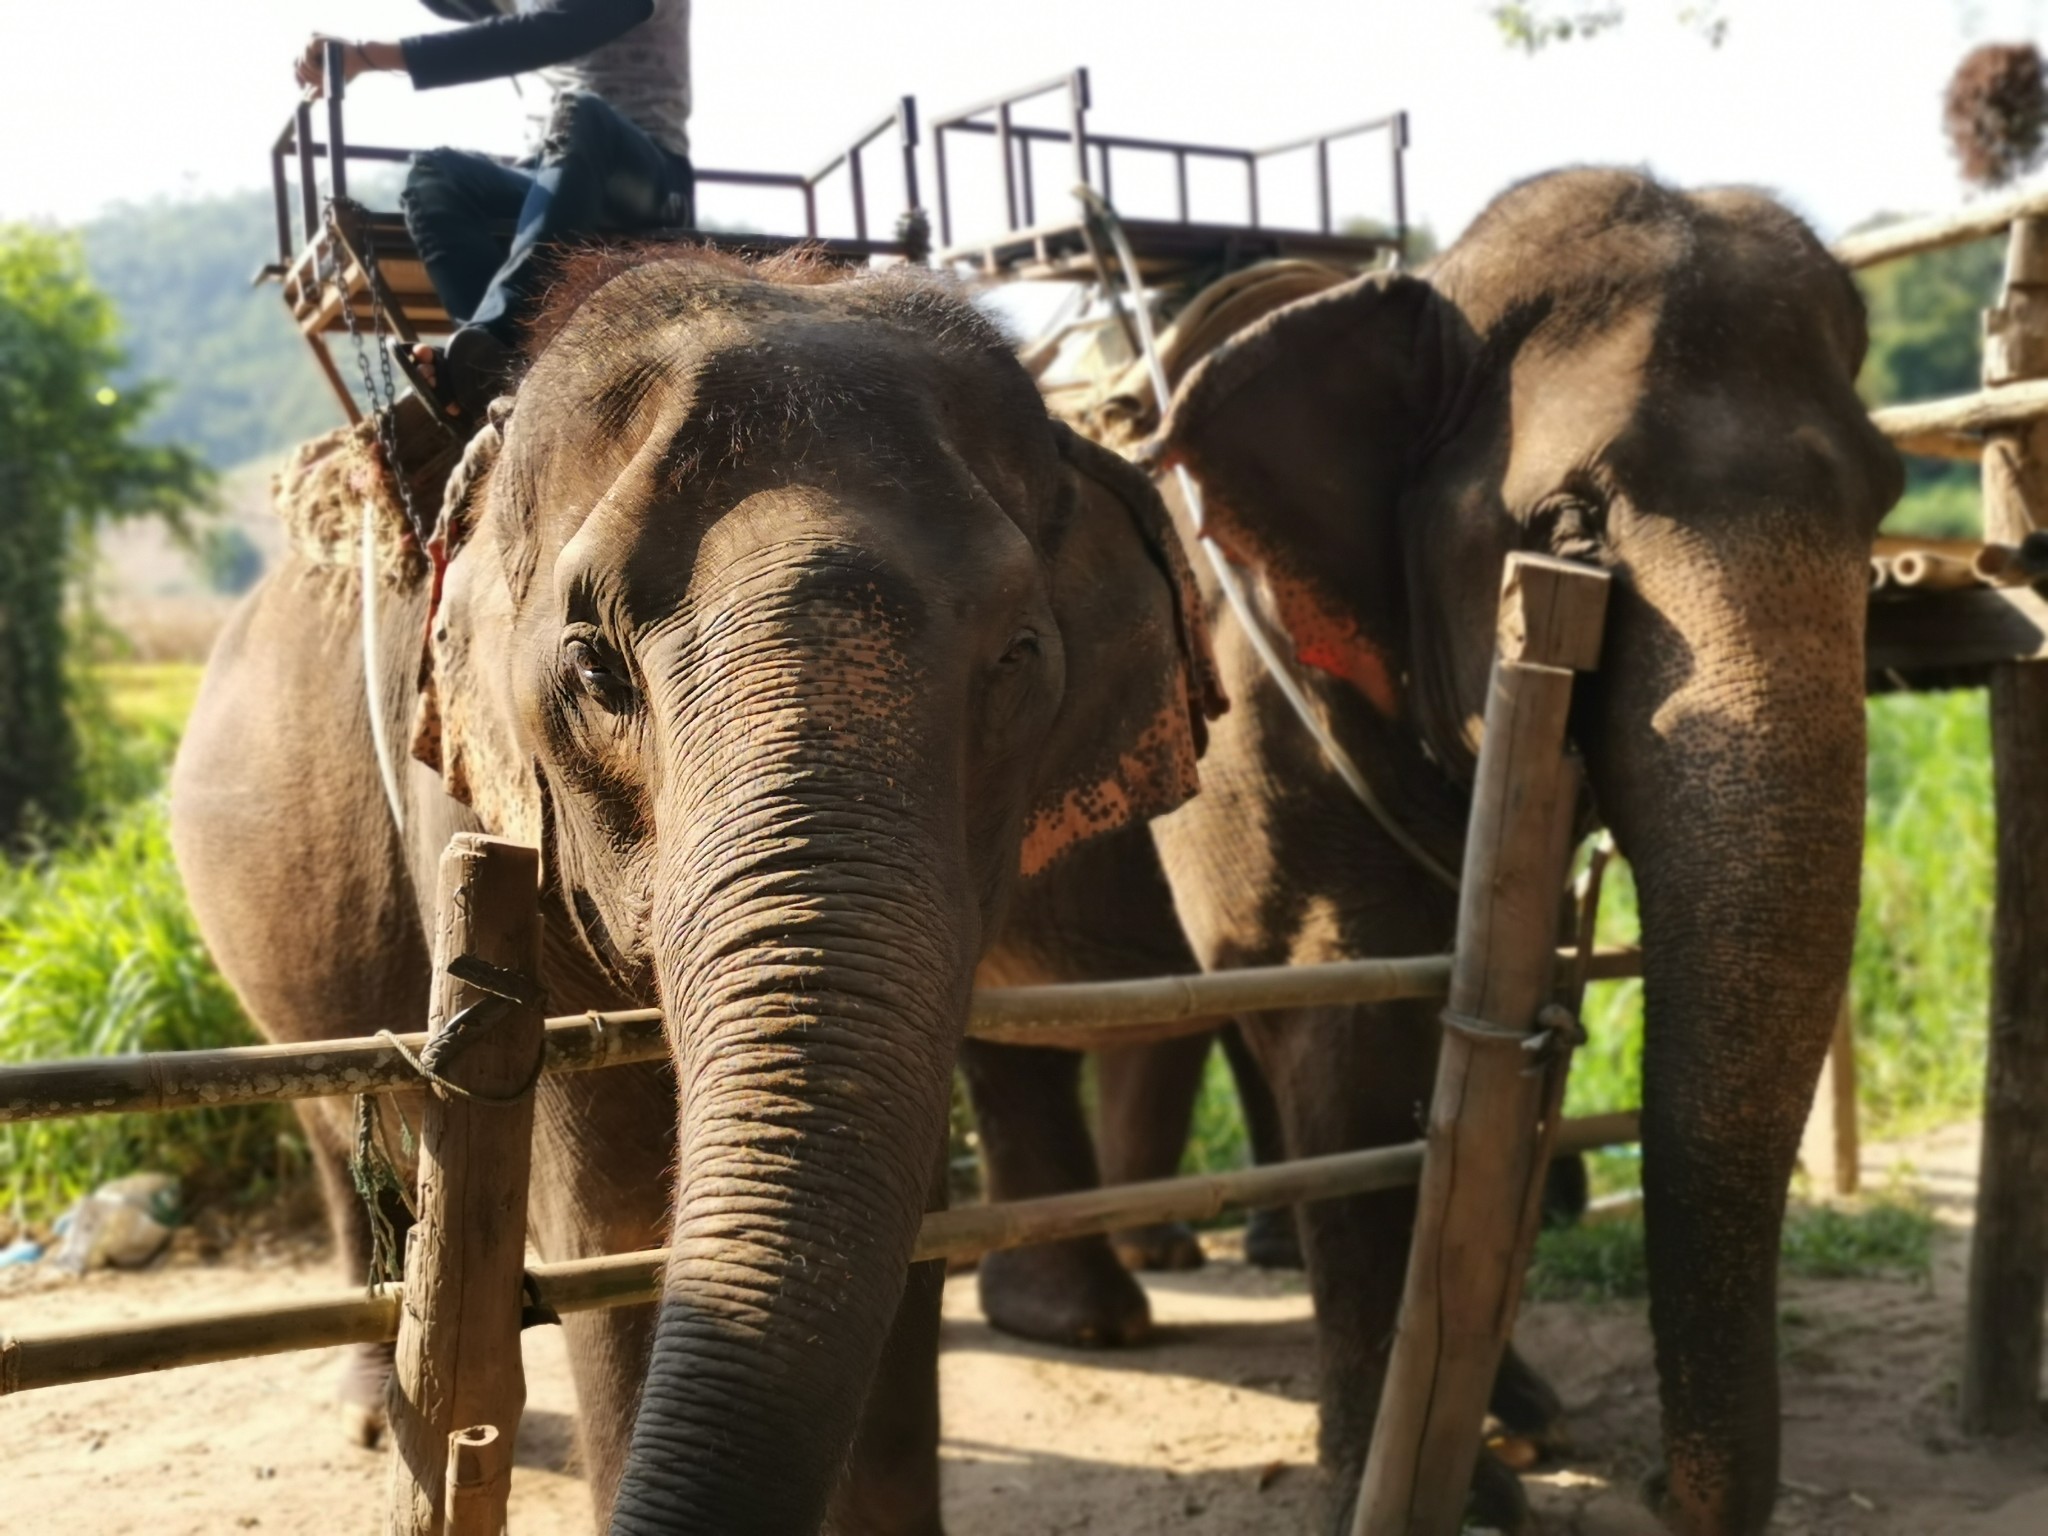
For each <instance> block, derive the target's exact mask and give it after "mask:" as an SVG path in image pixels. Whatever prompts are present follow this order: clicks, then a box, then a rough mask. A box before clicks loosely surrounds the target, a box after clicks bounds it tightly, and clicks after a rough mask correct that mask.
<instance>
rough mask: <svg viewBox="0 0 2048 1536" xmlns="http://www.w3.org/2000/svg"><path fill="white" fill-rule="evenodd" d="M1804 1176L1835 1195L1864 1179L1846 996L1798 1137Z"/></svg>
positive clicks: (1850, 1016) (1851, 1026)
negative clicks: (1811, 1104) (1811, 1106)
mask: <svg viewBox="0 0 2048 1536" xmlns="http://www.w3.org/2000/svg"><path fill="white" fill-rule="evenodd" d="M1799 1161H1800V1162H1801V1163H1802V1164H1804V1165H1805V1167H1806V1173H1807V1177H1809V1178H1811V1179H1812V1180H1813V1181H1814V1182H1815V1183H1816V1184H1824V1185H1826V1187H1827V1188H1829V1189H1831V1190H1833V1191H1834V1192H1835V1193H1836V1194H1838V1195H1853V1194H1855V1193H1856V1191H1857V1189H1858V1188H1859V1187H1860V1186H1861V1184H1862V1181H1863V1167H1862V1164H1863V1136H1862V1127H1861V1125H1860V1124H1859V1123H1858V1119H1857V1107H1856V1035H1855V1013H1854V1010H1852V1009H1851V1008H1850V1006H1849V995H1848V993H1847V992H1844V993H1843V994H1842V1008H1841V1012H1839V1013H1838V1014H1837V1015H1836V1016H1835V1030H1834V1034H1833V1035H1832V1036H1831V1037H1830V1038H1829V1040H1828V1055H1827V1060H1826V1062H1825V1063H1823V1065H1822V1067H1821V1074H1820V1082H1819V1083H1818V1084H1817V1085H1816V1087H1815V1089H1814V1094H1813V1109H1812V1110H1811V1112H1809V1113H1808V1115H1807V1117H1806V1129H1805V1131H1804V1132H1803V1133H1801V1135H1800V1138H1799Z"/></svg>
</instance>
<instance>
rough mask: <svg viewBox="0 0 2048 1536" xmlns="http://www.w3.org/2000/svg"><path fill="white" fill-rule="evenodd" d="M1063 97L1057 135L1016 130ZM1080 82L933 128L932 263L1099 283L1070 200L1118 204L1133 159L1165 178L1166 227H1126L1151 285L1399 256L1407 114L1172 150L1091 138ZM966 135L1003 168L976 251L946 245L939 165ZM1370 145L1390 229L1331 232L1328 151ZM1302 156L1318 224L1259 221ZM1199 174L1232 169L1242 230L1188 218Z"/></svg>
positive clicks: (949, 219) (990, 105)
mask: <svg viewBox="0 0 2048 1536" xmlns="http://www.w3.org/2000/svg"><path fill="white" fill-rule="evenodd" d="M1058 94H1064V95H1065V97H1066V100H1065V102H1064V104H1063V111H1062V113H1061V116H1062V118H1063V119H1064V126H1060V127H1045V126H1040V125H1034V124H1028V123H1020V122H1018V121H1017V120H1016V109H1017V108H1018V107H1019V106H1021V105H1022V104H1023V103H1025V102H1028V101H1032V100H1035V99H1037V98H1039V97H1045V96H1052V95H1058ZM1091 104H1092V103H1091V100H1090V95H1089V89H1088V71H1087V70H1085V69H1076V70H1074V71H1072V72H1071V73H1069V74H1065V75H1061V76H1059V77H1058V78H1057V79H1053V80H1047V81H1043V82H1041V83H1039V84H1037V85H1032V86H1027V87H1026V88H1024V89H1023V90H1020V91H1011V92H1009V93H1007V94H1005V95H1002V96H997V97H995V98H993V99H991V100H988V101H984V102H980V103H977V104H976V105H974V106H972V107H968V108H966V109H965V110H963V111H959V112H955V113H953V114H952V115H951V116H949V117H946V118H943V119H940V120H938V121H936V122H934V123H933V124H932V125H931V127H932V155H933V161H934V169H935V171H936V183H937V188H938V215H939V242H938V243H939V247H940V249H939V251H938V254H937V256H936V257H935V258H934V261H935V264H936V265H939V266H942V267H955V268H964V269H967V270H971V271H975V272H978V273H981V274H983V275H985V276H988V277H994V278H1059V279H1069V280H1077V281H1084V282H1092V281H1096V280H1098V279H1099V278H1100V276H1101V270H1102V269H1101V261H1100V256H1099V253H1097V252H1096V251H1094V250H1093V249H1092V248H1091V245H1090V240H1091V236H1090V231H1089V228H1088V225H1087V223H1086V221H1085V220H1084V219H1083V218H1082V216H1081V212H1080V209H1079V208H1078V206H1077V205H1076V204H1075V201H1074V199H1073V197H1072V196H1071V195H1070V189H1071V188H1073V187H1075V186H1087V187H1092V188H1093V189H1094V190H1095V191H1096V192H1097V193H1099V194H1100V195H1101V196H1102V198H1103V199H1104V200H1105V201H1108V202H1114V201H1115V174H1114V173H1115V170H1116V168H1117V167H1118V166H1119V165H1122V166H1123V167H1124V168H1125V170H1126V174H1127V175H1128V173H1129V170H1130V165H1131V161H1132V160H1134V159H1145V158H1149V159H1151V160H1153V161H1154V162H1155V163H1156V161H1157V160H1158V159H1159V158H1160V157H1164V158H1165V159H1166V160H1168V161H1170V163H1171V165H1172V169H1173V189H1174V190H1173V201H1174V206H1175V216H1174V217H1173V218H1170V219H1168V218H1149V217H1133V216H1131V215H1130V213H1129V212H1128V211H1126V212H1125V215H1124V218H1123V227H1124V231H1125V233H1126V234H1127V235H1128V236H1129V239H1130V243H1131V247H1132V249H1133V250H1134V251H1135V252H1136V254H1137V258H1138V265H1139V269H1140V271H1141V272H1142V273H1143V274H1144V277H1145V279H1146V281H1147V283H1148V284H1154V285H1173V284H1176V283H1182V282H1187V281H1191V280H1196V281H1198V280H1201V279H1203V278H1207V277H1216V276H1221V275H1223V274H1224V273H1226V272H1229V271H1233V270H1235V269H1237V268H1239V267H1243V266H1248V265H1250V264H1251V263H1253V262H1258V261H1273V260H1279V259H1284V258H1298V259H1307V260H1312V261H1321V262H1327V263H1331V264H1334V265H1341V266H1349V267H1359V266H1367V265H1371V264H1373V263H1376V262H1378V261H1381V260H1383V259H1385V258H1386V257H1388V256H1389V255H1390V254H1394V253H1398V252H1399V251H1400V250H1401V249H1402V247H1403V246H1404V244H1405V243H1406V240H1407V234H1408V215H1407V192H1406V187H1405V184H1404V180H1403V166H1402V157H1403V154H1404V152H1405V151H1406V149H1407V147H1408V114H1407V113H1405V112H1394V113H1391V114H1389V115H1388V116H1385V117H1380V118H1374V119H1373V120H1371V121H1370V122H1363V123H1357V124H1354V125H1352V126H1350V127H1348V128H1339V129H1336V130H1334V131H1332V132H1329V133H1319V134H1314V135H1311V136H1310V137H1308V138H1303V139H1295V140H1291V141H1289V142H1288V143H1285V144H1276V145H1273V146H1272V147H1271V148H1268V149H1236V148H1230V147H1227V146H1223V145H1216V144H1193V143H1184V142H1181V141H1179V140H1174V139H1151V138H1133V137H1131V136H1129V135H1127V134H1111V133H1097V132H1093V131H1091V130H1090V129H1089V127H1088V111H1089V108H1090V106H1091ZM949 134H966V135H970V136H979V137H983V138H989V137H992V138H994V139H995V141H996V152H997V156H998V159H999V161H1000V164H1001V168H1002V189H1003V196H1002V213H1003V215H1004V217H1005V223H1006V227H1005V229H1004V231H1003V232H1002V233H1000V234H997V235H994V236H992V237H988V238H984V239H979V240H963V241H958V242H956V241H955V239H954V232H953V223H954V217H953V215H954V210H953V197H952V188H951V185H950V181H949V176H948V170H949V167H948V163H947V158H946V148H947V136H948V135H949ZM1370 134H1385V135H1386V141H1387V156H1388V168H1389V171H1390V173H1391V181H1392V187H1391V191H1392V196H1391V201H1392V210H1391V214H1392V216H1391V218H1390V219H1389V220H1388V221H1387V223H1386V224H1385V225H1383V226H1380V227H1377V228H1363V227H1353V228H1339V227H1338V226H1337V225H1336V223H1335V221H1334V217H1333V212H1332V198H1331V176H1330V154H1331V147H1332V146H1333V145H1336V144H1339V143H1341V142H1343V141H1346V140H1350V139H1355V138H1360V137H1363V136H1365V135H1370ZM1040 145H1060V146H1063V147H1064V153H1063V154H1062V155H1061V163H1062V166H1063V169H1064V174H1063V175H1061V177H1060V178H1059V180H1058V181H1057V182H1056V183H1055V185H1054V187H1053V189H1052V192H1051V195H1050V196H1048V197H1047V198H1046V202H1047V204H1048V210H1047V211H1048V213H1049V214H1050V217H1046V218H1044V219H1041V214H1040V210H1039V207H1038V204H1039V200H1040V199H1039V189H1038V186H1037V181H1036V178H1035V176H1034V158H1035V154H1034V152H1035V151H1036V150H1037V148H1038V146H1040ZM1294 156H1309V157H1312V158H1311V164H1312V166H1313V171H1314V179H1315V194H1316V223H1315V226H1314V227H1312V228H1307V229H1301V228H1290V227H1286V226H1281V225H1275V224H1272V223H1270V222H1268V221H1267V218H1266V215H1267V214H1268V213H1269V212H1270V210H1271V206H1272V200H1271V197H1270V190H1271V189H1270V187H1269V186H1268V184H1267V183H1266V181H1265V179H1264V178H1265V174H1266V173H1267V172H1268V171H1269V170H1270V169H1271V168H1272V167H1273V166H1274V163H1275V162H1276V161H1283V160H1286V159H1288V158H1290V157H1294ZM1203 163H1211V164H1220V165H1226V166H1237V167H1239V168H1241V170H1242V173H1243V180H1242V184H1241V186H1242V192H1241V196H1242V206H1243V208H1244V217H1243V218H1242V219H1240V220H1229V219H1223V220H1219V219H1214V218H1202V219H1197V218H1195V217H1194V216H1193V211H1192V208H1193V204H1192V197H1191V189H1190V182H1189V172H1190V167H1191V166H1199V165H1201V164H1203Z"/></svg>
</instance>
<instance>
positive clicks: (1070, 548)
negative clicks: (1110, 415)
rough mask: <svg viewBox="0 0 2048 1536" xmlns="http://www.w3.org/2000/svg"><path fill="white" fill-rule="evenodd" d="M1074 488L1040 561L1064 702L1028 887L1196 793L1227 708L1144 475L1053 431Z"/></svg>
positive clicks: (1171, 537) (1039, 788)
mask: <svg viewBox="0 0 2048 1536" xmlns="http://www.w3.org/2000/svg"><path fill="white" fill-rule="evenodd" d="M1052 431H1053V433H1054V436H1055V438H1056V439H1057V441H1058V444H1059V450H1060V458H1061V460H1062V463H1063V466H1064V469H1065V476H1064V486H1063V496H1064V498H1065V506H1064V507H1063V508H1062V515H1061V516H1059V517H1058V518H1056V519H1054V520H1053V524H1052V530H1051V534H1050V536H1049V539H1048V543H1049V546H1050V547H1049V548H1048V549H1046V550H1045V551H1043V553H1044V555H1045V559H1046V565H1047V573H1048V579H1049V584H1050V587H1051V594H1052V607H1053V616H1054V618H1055V619H1056V620H1057V622H1058V624H1059V628H1060V640H1061V644H1062V647H1063V649H1064V650H1065V653H1066V657H1067V668H1066V689H1065V692H1064V694H1063V695H1062V697H1061V701H1060V710H1059V714H1058V716H1057V717H1056V718H1055V719H1054V721H1053V725H1052V730H1051V733H1050V735H1049V738H1048V740H1047V743H1046V750H1045V753H1044V755H1043V757H1042V758H1041V763H1042V767H1041V769H1040V773H1039V777H1038V782H1037V785H1036V787H1035V792H1034V795H1033V799H1032V805H1031V808H1030V810H1029V812H1028V813H1027V816H1026V819H1025V825H1024V842H1023V851H1022V855H1021V864H1022V868H1023V872H1024V874H1025V875H1027V876H1029V875H1035V874H1037V873H1038V872H1039V871H1041V870H1043V869H1045V868H1046V867H1047V866H1048V865H1050V864H1051V863H1052V862H1053V861H1054V860H1055V859H1057V858H1058V857H1059V856H1060V855H1061V854H1062V853H1064V852H1065V851H1066V850H1067V849H1069V848H1071V847H1073V846H1074V845H1075V844H1077V843H1080V842H1083V841H1085V840H1086V839H1088V838H1091V837H1098V836H1101V835H1102V834H1104V833H1107V832H1112V831H1115V830H1116V829H1117V828H1119V827H1124V826H1129V825H1131V824H1133V823H1142V822H1145V821H1149V820H1150V819H1151V818H1152V817H1154V816H1160V815H1164V814H1165V813H1166V812H1168V811H1170V810H1172V809H1173V808H1174V807H1175V806H1177V805H1179V804H1180V803H1181V802H1182V801H1184V800H1186V799H1188V798H1189V797H1190V796H1192V795H1193V794H1194V793H1195V791H1196V790H1197V789H1198V788H1199V787H1200V782H1199V780H1198V779H1197V777H1196V772H1195V760H1196V759H1197V758H1198V757H1199V756H1200V755H1201V752H1202V749H1203V748H1204V747H1205V746H1206V745H1207V744H1208V734H1209V732H1208V722H1209V721H1210V720H1211V719H1213V718H1214V717H1215V716H1217V715H1220V714H1222V713H1223V711H1224V710H1225V709H1226V708H1227V707H1228V704H1227V702H1226V701H1225V699H1224V697H1223V689H1222V684H1221V682H1220V681H1219V679H1218V676H1217V672H1216V665H1215V661H1214V659H1213V657H1212V656H1211V654H1210V650H1209V633H1208V628H1207V626H1206V625H1205V624H1204V622H1203V619H1202V599H1201V594H1200V592H1199V591H1198V590H1197V588H1196V586H1195V582H1194V578H1193V575H1192V573H1191V572H1190V571H1189V570H1188V565H1187V558H1186V556H1185V554H1184V553H1183V552H1182V548H1181V541H1180V536H1179V535H1178V534H1177V533H1176V532H1175V531H1174V527H1173V519H1172V517H1171V515H1170V514H1169V513H1168V512H1167V510H1166V506H1165V503H1164V502H1162V501H1161V500H1160V499H1159V493H1158V491H1156V490H1155V489H1153V486H1152V482H1151V480H1149V479H1148V478H1147V477H1146V475H1145V473H1144V472H1143V471H1142V470H1140V469H1138V468H1136V467H1135V466H1133V465H1131V464H1130V463H1128V462H1126V461H1125V460H1124V459H1122V458H1120V457H1119V456H1118V455H1116V454H1114V453H1112V452H1110V451H1109V450H1108V449H1106V448H1103V447H1101V446H1099V445H1097V444H1095V443H1092V442H1089V441H1088V440H1087V439H1086V438H1084V437H1081V436H1079V435H1078V434H1076V433H1074V432H1073V431H1071V430H1070V429H1069V428H1067V427H1066V426H1064V425H1062V424H1060V423H1057V422H1055V423H1052Z"/></svg>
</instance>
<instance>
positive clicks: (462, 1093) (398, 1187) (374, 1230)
mask: <svg viewBox="0 0 2048 1536" xmlns="http://www.w3.org/2000/svg"><path fill="white" fill-rule="evenodd" d="M448 974H449V975H450V976H453V977H454V978H455V979H456V980H457V981H461V982H466V983H468V984H469V985H470V986H472V987H475V988H476V989H477V990H478V991H479V992H483V993H485V994H486V996H485V997H484V998H483V999H482V1001H480V1002H475V1003H471V1004H470V1005H469V1006H468V1007H467V1008H464V1009H463V1010H462V1011H461V1012H460V1013H458V1014H456V1015H455V1017H454V1018H452V1019H450V1020H449V1021H448V1022H447V1023H446V1024H445V1025H444V1026H442V1027H441V1028H440V1029H439V1030H436V1031H435V1032H434V1034H433V1036H432V1037H431V1038H430V1039H429V1040H428V1041H427V1043H426V1045H425V1047H424V1048H423V1049H421V1051H420V1052H419V1054H418V1055H414V1054H413V1052H412V1050H411V1049H410V1048H409V1047H408V1046H407V1045H406V1043H405V1042H404V1041H403V1040H401V1039H399V1038H398V1036H397V1035H395V1034H393V1033H392V1032H391V1031H390V1030H388V1029H380V1030H378V1031H377V1033H376V1034H375V1035H374V1036H373V1037H372V1038H374V1039H377V1040H381V1041H382V1042H383V1043H384V1044H386V1045H388V1046H390V1047H391V1049H392V1050H394V1051H396V1052H397V1053H398V1055H399V1058H400V1059H401V1060H403V1061H404V1062H405V1064H406V1065H407V1066H408V1067H410V1068H412V1070H413V1073H414V1075H416V1076H417V1077H418V1078H419V1080H420V1081H421V1082H422V1083H424V1084H425V1085H426V1086H427V1088H428V1090H429V1091H430V1092H433V1093H438V1094H441V1095H443V1096H444V1097H445V1096H447V1095H451V1094H452V1095H454V1096H455V1097H457V1098H463V1099H468V1100H470V1101H472V1102H473V1103H478V1104H516V1103H518V1102H519V1100H521V1099H523V1098H525V1097H526V1095H527V1094H529V1093H531V1092H532V1091H533V1088H534V1085H535V1084H536V1083H538V1082H539V1081H540V1075H541V1069H542V1068H543V1067H544V1066H545V1065H546V1063H547V1045H546V1042H545V1040H543V1042H542V1043H541V1046H540V1048H539V1049H538V1050H536V1051H535V1052H534V1056H533V1070H532V1071H530V1072H528V1073H527V1075H526V1078H525V1080H524V1081H522V1082H521V1083H520V1085H519V1086H518V1087H517V1088H515V1089H513V1090H512V1091H511V1092H510V1093H505V1094H488V1093H479V1092H477V1091H476V1090H475V1089H473V1088H465V1087H463V1086H462V1084H460V1083H457V1082H453V1081H451V1080H450V1079H449V1078H448V1077H446V1076H445V1075H444V1071H445V1069H446V1067H447V1066H448V1063H449V1062H450V1061H451V1060H453V1059H454V1058H455V1057H456V1056H457V1055H459V1054H460V1053H461V1052H462V1050H463V1048H464V1047H465V1046H466V1045H468V1044H469V1042H471V1041H472V1040H474V1039H476V1038H477V1037H478V1035H480V1034H481V1033H482V1032H483V1031H484V1030H486V1029H488V1028H489V1027H490V1026H491V1025H492V1024H494V1023H496V1022H497V1021H498V1020H499V1019H501V1018H503V1017H504V1016H505V1014H506V1013H507V1012H508V1011H510V1010H511V1009H513V1008H538V1007H540V1006H541V1005H542V1004H543V1003H544V1001H545V997H544V994H543V991H542V988H541V986H540V984H539V983H538V982H536V981H535V980H534V979H533V978H532V977H530V976H527V975H525V974H524V973H522V972H519V971H514V970H509V969H507V968H506V967H504V966H502V965H493V964H491V962H490V961H488V960H482V959H479V958H478V957H477V956H475V955H457V956H456V957H455V958H454V959H453V960H451V961H449V962H448ZM398 1118H399V1136H400V1140H399V1145H400V1149H401V1151H402V1152H403V1154H404V1155H405V1156H406V1157H408V1158H409V1157H411V1156H412V1155H413V1151H414V1147H415V1141H414V1137H413V1134H412V1127H411V1126H410V1125H409V1124H407V1123H406V1120H405V1116H404V1115H403V1114H402V1113H401V1114H400V1115H399V1117H398ZM355 1122H356V1129H355V1145H354V1146H353V1147H352V1148H351V1150H350V1153H349V1160H348V1167H349V1179H350V1181H351V1182H352V1183H353V1184H354V1185H355V1189H356V1194H357V1196H358V1197H359V1198H360V1199H361V1200H362V1202H363V1209H364V1210H365V1211H366V1212H367V1213H368V1215H369V1219H370V1273H369V1276H368V1282H367V1283H368V1284H369V1285H370V1286H372V1287H373V1288H374V1287H375V1286H377V1285H379V1284H382V1283H384V1282H386V1281H393V1280H398V1279H400V1278H402V1277H403V1274H404V1271H403V1268H402V1267H401V1265H400V1262H399V1239H398V1233H397V1231H396V1230H395V1229H394V1228H393V1227H392V1224H391V1216H390V1213H389V1211H388V1210H387V1209H386V1208H385V1205H384V1196H385V1195H387V1194H392V1195H396V1196H397V1197H398V1199H399V1200H400V1201H401V1202H402V1203H403V1204H404V1206H405V1209H406V1214H407V1215H409V1216H412V1217H414V1218H417V1217H418V1216H419V1210H418V1208H417V1207H416V1206H415V1205H414V1204H413V1200H412V1196H411V1195H410V1194H409V1193H408V1192H407V1190H406V1187H405V1181H404V1180H403V1179H401V1178H400V1177H399V1176H398V1169H397V1167H396V1165H395V1164H394V1163H393V1162H392V1159H391V1155H390V1153H389V1152H387V1151H386V1150H385V1148H384V1145H383V1126H382V1123H381V1117H380V1116H379V1114H378V1105H377V1096H376V1095H375V1094H372V1093H359V1094H357V1095H356V1106H355ZM535 1304H536V1305H538V1302H537V1301H536V1303H535ZM543 1310H544V1309H543ZM557 1320H558V1319H557Z"/></svg>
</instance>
